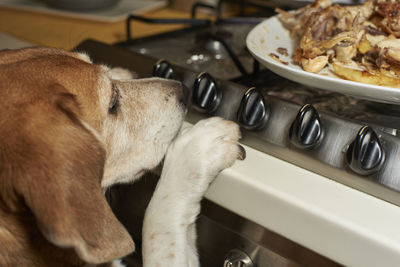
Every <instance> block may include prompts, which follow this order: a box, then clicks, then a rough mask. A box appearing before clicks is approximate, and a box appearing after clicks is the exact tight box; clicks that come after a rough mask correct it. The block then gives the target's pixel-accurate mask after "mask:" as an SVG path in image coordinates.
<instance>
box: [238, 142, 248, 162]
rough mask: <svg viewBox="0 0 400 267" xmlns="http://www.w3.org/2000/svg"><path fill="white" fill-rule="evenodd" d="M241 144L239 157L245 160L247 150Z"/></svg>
mask: <svg viewBox="0 0 400 267" xmlns="http://www.w3.org/2000/svg"><path fill="white" fill-rule="evenodd" d="M238 146H239V155H238V159H239V160H244V159H245V158H246V150H245V149H244V147H243V146H241V145H238Z"/></svg>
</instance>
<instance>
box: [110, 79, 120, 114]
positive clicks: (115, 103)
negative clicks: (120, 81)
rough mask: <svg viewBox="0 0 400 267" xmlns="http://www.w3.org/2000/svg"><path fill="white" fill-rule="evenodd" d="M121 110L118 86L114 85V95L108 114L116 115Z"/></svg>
mask: <svg viewBox="0 0 400 267" xmlns="http://www.w3.org/2000/svg"><path fill="white" fill-rule="evenodd" d="M118 108H119V92H118V88H117V86H115V85H113V94H112V97H111V101H110V105H109V106H108V113H110V114H116V113H117V111H118Z"/></svg>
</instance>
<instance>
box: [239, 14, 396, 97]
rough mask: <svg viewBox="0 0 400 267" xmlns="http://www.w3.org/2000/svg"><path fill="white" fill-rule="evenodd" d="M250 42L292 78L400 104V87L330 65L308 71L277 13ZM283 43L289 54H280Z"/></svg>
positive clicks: (257, 29)
mask: <svg viewBox="0 0 400 267" xmlns="http://www.w3.org/2000/svg"><path fill="white" fill-rule="evenodd" d="M246 45H247V48H248V49H249V50H250V53H251V54H252V55H253V56H254V57H255V58H256V59H257V60H258V61H259V62H260V63H261V64H263V65H264V66H266V67H267V68H268V69H270V70H271V71H273V72H275V73H276V74H278V75H280V76H282V77H284V78H287V79H289V80H292V81H295V82H298V83H301V84H304V85H308V86H311V87H316V88H320V89H325V90H330V91H334V92H338V93H342V94H347V95H352V96H354V97H358V98H362V99H366V100H371V101H375V102H382V103H390V104H400V89H396V88H390V87H383V86H377V85H370V84H365V83H359V82H353V81H348V80H343V79H340V78H338V77H337V76H335V75H334V74H333V73H332V72H331V71H329V70H328V69H326V68H325V69H323V70H322V71H321V72H320V73H318V74H315V73H311V72H306V71H304V70H302V68H301V67H299V66H297V65H294V64H293V63H292V59H291V58H292V55H293V52H294V50H295V48H296V44H295V43H294V42H293V40H292V39H291V38H290V33H289V31H288V30H287V29H285V28H284V27H283V25H282V24H281V22H280V21H279V19H278V17H277V16H274V17H271V18H269V19H267V20H265V21H263V22H261V23H260V24H258V25H257V26H256V27H254V29H252V30H251V31H250V33H249V34H248V35H247V39H246ZM279 47H282V48H286V49H287V51H288V56H282V55H281V54H279V53H278V52H277V48H279ZM270 53H274V54H276V55H278V56H279V58H280V59H281V60H282V61H284V62H287V63H288V65H285V64H283V63H281V62H278V61H276V60H274V59H273V58H271V57H270V56H269V54H270Z"/></svg>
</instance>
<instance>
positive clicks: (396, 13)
mask: <svg viewBox="0 0 400 267" xmlns="http://www.w3.org/2000/svg"><path fill="white" fill-rule="evenodd" d="M277 11H278V13H279V14H280V16H279V18H280V20H281V21H282V23H283V25H285V26H286V27H287V28H288V29H289V30H290V31H291V35H292V36H293V37H294V38H296V39H297V40H298V45H297V47H296V50H295V51H294V54H293V61H294V63H296V64H298V65H300V66H302V68H303V69H304V70H305V71H309V72H313V73H317V72H319V71H320V70H321V69H323V68H324V67H325V66H326V65H328V64H331V63H334V64H335V66H336V68H334V69H335V71H336V70H338V69H339V68H338V67H337V66H347V67H350V68H352V69H353V74H355V72H357V71H366V72H368V73H369V75H377V73H379V74H380V77H384V76H387V75H389V76H393V73H394V74H395V75H394V77H395V78H396V79H397V78H399V77H400V1H396V0H374V1H372V0H371V1H367V2H365V3H364V4H362V5H357V6H340V5H332V1H331V0H316V1H315V2H314V3H313V4H311V5H308V6H306V7H303V8H300V9H298V10H295V11H288V12H287V11H283V10H280V9H278V10H277ZM397 38H399V39H397ZM357 69H358V70H357ZM341 73H342V74H341V76H345V75H343V73H345V71H342V72H341ZM351 76H352V77H356V76H357V75H351ZM358 76H359V77H362V75H358ZM364 76H365V75H364ZM391 79H393V77H391ZM370 80H373V79H370ZM389 80H390V79H389ZM399 84H400V81H399Z"/></svg>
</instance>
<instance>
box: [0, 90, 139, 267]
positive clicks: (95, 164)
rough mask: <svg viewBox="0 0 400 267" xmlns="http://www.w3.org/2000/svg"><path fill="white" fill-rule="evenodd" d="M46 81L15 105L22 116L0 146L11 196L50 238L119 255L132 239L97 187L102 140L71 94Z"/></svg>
mask: <svg viewBox="0 0 400 267" xmlns="http://www.w3.org/2000/svg"><path fill="white" fill-rule="evenodd" d="M51 87H52V88H51V90H49V92H48V95H47V96H46V97H43V99H41V100H40V101H36V102H35V103H26V104H25V105H19V109H20V111H18V112H19V113H18V116H20V117H21V118H23V121H22V122H21V121H20V120H19V119H14V120H12V121H13V124H12V125H9V126H11V127H10V129H13V130H12V131H14V133H13V135H12V136H10V137H7V144H4V146H5V151H12V153H8V154H7V159H6V162H7V163H8V164H9V165H8V167H7V168H6V169H8V170H11V171H10V173H9V175H8V176H9V177H10V176H11V177H12V182H11V183H12V184H13V191H14V192H16V196H15V198H14V199H18V198H19V199H22V201H23V202H24V203H25V205H26V206H27V207H28V208H29V209H30V210H31V212H32V213H33V215H34V217H35V219H36V223H37V226H38V227H39V229H40V230H41V232H42V233H43V235H44V236H45V237H46V238H47V239H48V240H49V241H50V242H51V243H53V244H55V245H57V246H60V247H65V248H74V249H75V251H76V252H77V254H78V255H79V257H80V258H81V259H83V260H84V261H86V262H89V263H95V264H97V263H102V262H106V261H110V260H112V259H115V258H119V257H123V256H125V255H127V254H128V253H131V252H132V251H133V250H134V243H133V241H132V239H131V238H130V236H129V234H128V232H127V231H126V229H125V228H124V227H123V226H122V224H121V223H120V222H119V221H118V220H117V219H116V217H115V216H114V215H113V213H112V211H111V209H110V207H109V206H108V204H107V202H106V199H105V197H104V195H103V193H102V190H101V187H100V182H101V178H102V175H103V167H104V162H105V150H104V148H103V145H102V143H101V141H100V140H99V139H98V138H96V136H95V134H94V133H93V130H91V128H90V126H88V125H86V123H85V122H83V121H82V120H81V119H80V115H79V107H78V105H77V103H76V101H75V99H74V96H73V95H71V94H69V93H67V92H66V90H65V89H64V88H63V87H62V86H61V85H53V86H51ZM10 121H11V120H10ZM2 160H3V159H2ZM3 170H4V169H3ZM9 206H12V205H9ZM11 208H12V207H11Z"/></svg>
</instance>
